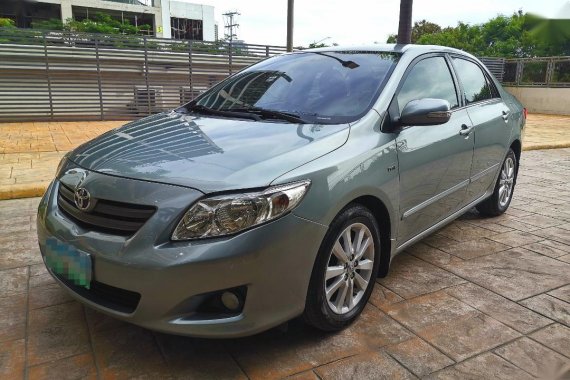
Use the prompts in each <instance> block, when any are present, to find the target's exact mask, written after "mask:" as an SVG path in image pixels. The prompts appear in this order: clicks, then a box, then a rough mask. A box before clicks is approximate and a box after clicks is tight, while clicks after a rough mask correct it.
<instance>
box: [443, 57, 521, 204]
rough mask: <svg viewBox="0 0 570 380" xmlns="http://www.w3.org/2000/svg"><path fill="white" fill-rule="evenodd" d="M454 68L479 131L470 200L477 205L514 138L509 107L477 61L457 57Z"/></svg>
mask: <svg viewBox="0 0 570 380" xmlns="http://www.w3.org/2000/svg"><path fill="white" fill-rule="evenodd" d="M452 61H453V66H454V68H455V72H456V74H457V77H458V78H459V83H460V85H461V96H462V97H463V101H464V103H465V105H466V109H467V112H468V113H469V117H470V119H471V122H472V123H473V126H474V127H475V129H474V132H475V149H474V152H473V166H472V168H471V174H470V176H471V183H470V185H469V187H468V189H467V199H468V200H469V201H473V200H475V199H477V198H478V197H480V196H482V195H483V194H484V193H485V191H486V190H487V189H488V188H489V187H491V186H492V185H493V182H494V179H495V174H496V173H497V170H499V167H500V165H501V163H502V162H503V160H504V159H505V154H506V152H507V148H508V147H509V142H510V138H511V123H510V122H509V120H510V118H511V117H514V116H515V115H511V114H510V112H511V111H510V109H509V107H508V106H507V105H506V104H505V102H504V101H503V100H502V99H501V96H500V94H499V91H498V90H497V88H496V87H495V85H494V83H493V81H492V80H491V79H490V78H489V76H488V73H487V72H486V71H485V70H484V69H483V68H482V67H481V66H480V65H479V63H477V62H476V61H474V60H470V59H468V58H467V57H462V56H453V58H452Z"/></svg>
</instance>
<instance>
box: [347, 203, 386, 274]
mask: <svg viewBox="0 0 570 380" xmlns="http://www.w3.org/2000/svg"><path fill="white" fill-rule="evenodd" d="M350 204H359V205H362V206H364V207H366V208H367V209H369V210H370V211H371V212H372V215H374V218H375V219H376V222H377V223H378V227H379V228H380V243H381V244H382V246H381V247H380V248H381V251H380V263H379V265H380V268H379V270H378V277H385V276H386V275H387V274H388V269H389V267H390V258H391V255H392V240H391V239H390V238H391V231H392V230H391V228H392V226H391V220H390V213H389V211H388V208H387V207H386V205H385V204H384V203H383V202H382V201H381V200H380V199H379V198H377V197H375V196H373V195H363V196H360V197H358V198H356V199H354V200H352V202H350V203H349V205H350Z"/></svg>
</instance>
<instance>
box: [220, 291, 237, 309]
mask: <svg viewBox="0 0 570 380" xmlns="http://www.w3.org/2000/svg"><path fill="white" fill-rule="evenodd" d="M222 304H224V306H225V307H226V308H227V309H228V310H231V311H234V310H237V309H239V307H240V304H241V302H240V299H239V297H238V296H237V295H236V294H235V293H232V292H224V293H222Z"/></svg>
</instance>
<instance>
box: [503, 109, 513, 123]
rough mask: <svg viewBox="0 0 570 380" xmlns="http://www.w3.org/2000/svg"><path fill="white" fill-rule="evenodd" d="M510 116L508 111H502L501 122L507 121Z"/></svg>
mask: <svg viewBox="0 0 570 380" xmlns="http://www.w3.org/2000/svg"><path fill="white" fill-rule="evenodd" d="M510 115H511V113H510V112H508V111H503V120H504V121H505V122H507V121H509V116H510Z"/></svg>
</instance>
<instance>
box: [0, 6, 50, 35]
mask: <svg viewBox="0 0 570 380" xmlns="http://www.w3.org/2000/svg"><path fill="white" fill-rule="evenodd" d="M0 3H1V5H0V17H1V18H9V19H12V20H14V22H15V23H16V26H17V27H18V28H31V27H32V23H34V22H38V21H47V20H52V19H57V20H59V19H61V6H60V5H59V4H47V3H32V2H27V1H14V0H0Z"/></svg>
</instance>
